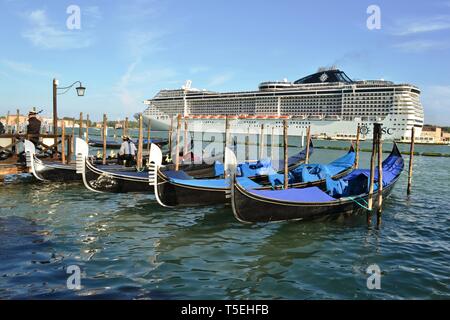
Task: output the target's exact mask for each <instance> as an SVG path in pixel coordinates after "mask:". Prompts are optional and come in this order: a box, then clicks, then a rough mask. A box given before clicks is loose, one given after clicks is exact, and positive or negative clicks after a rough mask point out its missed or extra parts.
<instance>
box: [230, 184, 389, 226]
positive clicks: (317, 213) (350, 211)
mask: <svg viewBox="0 0 450 320" xmlns="http://www.w3.org/2000/svg"><path fill="white" fill-rule="evenodd" d="M394 184H395V182H394V183H392V184H390V185H389V186H387V187H385V188H384V189H383V199H385V198H387V197H388V196H389V195H390V193H391V191H392V188H393V187H394ZM232 193H233V196H232V205H233V211H234V215H235V217H236V218H237V219H238V220H239V221H241V222H247V223H257V222H263V223H264V222H275V221H285V220H313V219H318V218H330V217H338V216H341V215H357V214H359V213H362V212H367V209H366V208H365V207H363V206H362V205H361V204H358V203H357V202H359V203H361V202H363V201H362V200H361V199H364V200H365V201H367V200H368V195H366V196H363V197H362V198H359V199H358V200H357V201H352V200H346V201H336V202H330V203H301V204H296V203H289V202H282V201H276V200H269V199H267V198H260V197H258V196H255V195H253V194H251V193H249V192H247V191H246V190H245V189H243V188H242V187H241V186H239V185H235V187H234V188H233V191H232ZM377 198H378V197H377V193H374V195H373V208H374V210H375V209H376V208H377V207H378V199H377Z"/></svg>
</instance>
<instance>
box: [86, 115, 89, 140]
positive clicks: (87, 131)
mask: <svg viewBox="0 0 450 320" xmlns="http://www.w3.org/2000/svg"><path fill="white" fill-rule="evenodd" d="M86 142H87V143H89V114H87V115H86Z"/></svg>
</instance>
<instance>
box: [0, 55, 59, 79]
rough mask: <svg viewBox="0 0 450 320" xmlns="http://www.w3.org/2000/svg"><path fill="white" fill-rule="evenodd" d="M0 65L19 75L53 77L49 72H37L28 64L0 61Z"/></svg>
mask: <svg viewBox="0 0 450 320" xmlns="http://www.w3.org/2000/svg"><path fill="white" fill-rule="evenodd" d="M0 64H1V65H3V66H5V67H7V68H8V69H10V70H12V71H14V72H18V73H21V74H28V75H36V76H43V77H51V76H55V75H54V74H52V73H51V72H48V71H43V70H38V69H36V68H34V67H33V66H32V65H31V64H29V63H24V62H18V61H13V60H7V59H3V60H1V61H0Z"/></svg>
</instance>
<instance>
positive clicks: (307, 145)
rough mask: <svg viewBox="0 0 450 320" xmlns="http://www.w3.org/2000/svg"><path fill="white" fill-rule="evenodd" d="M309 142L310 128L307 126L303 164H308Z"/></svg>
mask: <svg viewBox="0 0 450 320" xmlns="http://www.w3.org/2000/svg"><path fill="white" fill-rule="evenodd" d="M310 141H311V126H308V128H307V129H306V158H305V164H308V163H309V144H310Z"/></svg>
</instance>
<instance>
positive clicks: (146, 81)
mask: <svg viewBox="0 0 450 320" xmlns="http://www.w3.org/2000/svg"><path fill="white" fill-rule="evenodd" d="M140 64H141V60H140V59H137V60H135V61H134V62H132V63H131V64H130V65H128V67H127V70H126V71H125V73H124V74H123V75H122V77H121V78H120V80H119V81H118V83H117V84H116V85H115V86H114V91H115V94H116V95H117V96H118V98H119V100H120V102H121V103H122V105H123V106H124V108H125V109H126V110H135V111H139V110H142V108H143V107H144V106H143V104H142V101H143V100H144V99H147V98H148V96H147V95H148V94H149V92H148V91H147V90H148V89H147V88H150V87H151V86H153V85H160V84H161V83H166V84H167V83H173V84H175V83H177V82H178V81H177V80H175V79H176V76H177V73H176V72H175V70H173V69H171V68H150V69H139V66H140Z"/></svg>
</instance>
